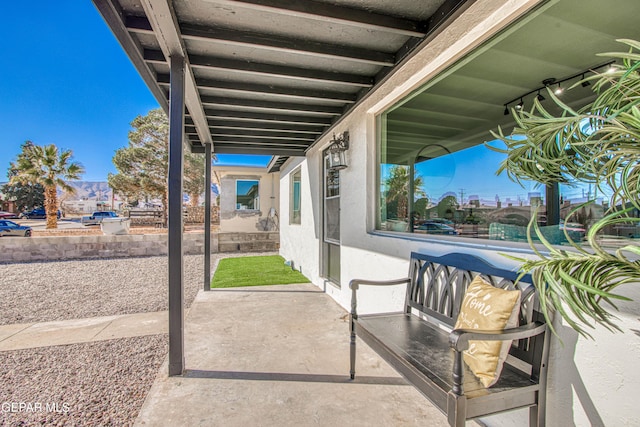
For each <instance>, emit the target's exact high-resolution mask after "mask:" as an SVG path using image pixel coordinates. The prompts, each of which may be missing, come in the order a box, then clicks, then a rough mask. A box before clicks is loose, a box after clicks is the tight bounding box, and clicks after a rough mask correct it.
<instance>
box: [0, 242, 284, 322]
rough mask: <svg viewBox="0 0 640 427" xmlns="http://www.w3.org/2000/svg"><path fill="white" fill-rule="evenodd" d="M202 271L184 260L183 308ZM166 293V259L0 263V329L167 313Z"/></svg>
mask: <svg viewBox="0 0 640 427" xmlns="http://www.w3.org/2000/svg"><path fill="white" fill-rule="evenodd" d="M272 254H273V253H269V255H272ZM255 255H265V254H263V253H251V254H233V255H232V254H212V255H211V265H212V268H215V265H216V260H217V259H219V258H223V257H228V256H255ZM203 271H204V259H203V256H202V255H187V256H185V257H184V302H185V307H189V306H190V305H191V302H192V301H193V299H194V298H195V296H196V294H197V293H198V290H199V289H202V287H203V283H202V281H203V274H204V273H203ZM167 292H168V291H167V257H166V256H157V257H141V258H108V259H91V260H71V261H53V262H28V263H12V264H0V325H8V324H14V323H30V322H47V321H54V320H68V319H79V318H85V317H99V316H111V315H116V314H131V313H147V312H153V311H162V310H168V297H167Z"/></svg>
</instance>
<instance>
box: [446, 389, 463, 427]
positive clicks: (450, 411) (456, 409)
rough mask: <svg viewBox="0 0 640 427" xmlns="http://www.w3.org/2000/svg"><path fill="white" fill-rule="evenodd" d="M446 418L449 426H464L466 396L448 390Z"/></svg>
mask: <svg viewBox="0 0 640 427" xmlns="http://www.w3.org/2000/svg"><path fill="white" fill-rule="evenodd" d="M447 420H448V421H449V425H450V426H451V427H464V426H465V424H466V421H467V398H466V397H465V396H458V395H457V394H454V393H453V392H449V395H448V396H447Z"/></svg>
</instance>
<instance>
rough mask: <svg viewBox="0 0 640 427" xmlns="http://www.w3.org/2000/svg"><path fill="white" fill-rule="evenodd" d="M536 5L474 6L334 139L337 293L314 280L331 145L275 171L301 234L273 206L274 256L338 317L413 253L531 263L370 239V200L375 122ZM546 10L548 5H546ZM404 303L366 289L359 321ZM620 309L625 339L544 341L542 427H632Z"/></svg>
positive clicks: (433, 243)
mask: <svg viewBox="0 0 640 427" xmlns="http://www.w3.org/2000/svg"><path fill="white" fill-rule="evenodd" d="M537 3H539V2H538V1H535V0H531V1H527V0H517V1H515V0H514V1H509V0H507V1H504V0H500V1H498V0H495V1H493V0H486V1H483V0H479V1H477V2H476V3H475V4H474V5H473V6H472V7H471V8H470V9H469V10H468V11H467V12H466V13H465V14H463V16H461V17H460V18H459V19H458V20H457V21H456V22H454V23H453V24H452V25H451V26H449V27H448V28H447V29H446V30H445V31H444V32H443V33H441V34H440V35H438V36H437V37H435V38H434V39H433V40H432V42H431V44H430V45H429V46H428V47H427V48H426V49H424V50H423V51H421V52H419V53H417V54H416V55H415V56H414V57H413V58H411V59H410V60H409V61H408V62H407V63H406V64H405V65H404V66H403V68H402V69H401V70H400V71H399V72H398V73H396V74H395V75H393V76H392V77H391V78H389V79H388V80H387V81H386V82H385V84H384V85H383V86H382V87H381V88H380V89H379V90H377V91H376V92H375V93H374V94H372V95H371V96H369V98H367V99H366V100H365V101H364V102H363V103H362V104H361V105H359V106H358V107H357V108H355V109H354V110H353V111H352V112H351V113H350V114H349V116H348V117H347V118H346V119H345V120H344V121H343V122H341V123H340V124H339V125H338V126H336V128H335V129H333V130H332V132H334V131H335V133H340V132H343V131H345V130H348V131H349V133H350V149H349V151H348V160H349V167H348V168H347V169H345V170H342V171H341V172H340V180H341V211H340V218H341V224H342V225H341V282H342V286H341V287H336V286H334V285H329V284H327V283H326V282H325V280H324V279H323V278H322V277H321V271H320V265H322V260H321V254H320V248H321V242H322V234H321V233H322V199H321V194H322V191H321V186H322V185H323V182H322V171H321V167H322V161H321V150H322V149H324V148H326V147H327V145H328V143H329V138H326V139H325V140H324V141H322V142H321V143H320V144H319V145H317V146H316V147H314V149H311V150H310V151H309V152H308V153H307V156H306V158H305V159H304V160H300V159H292V160H290V161H289V162H288V163H286V164H285V165H284V166H283V168H282V169H281V180H280V191H281V192H282V194H283V195H284V194H288V191H289V190H288V189H289V185H290V183H289V174H290V173H291V172H292V171H294V170H295V169H296V168H297V167H301V170H302V189H303V190H302V200H301V202H302V204H301V206H302V214H301V222H302V223H301V224H300V225H289V224H288V210H289V200H288V196H287V197H284V196H283V198H282V200H281V203H280V206H281V209H280V211H281V219H282V220H281V249H280V253H281V254H282V256H283V257H285V259H290V260H293V261H294V263H295V265H296V266H301V267H302V270H303V272H304V273H305V274H306V275H307V277H309V278H310V279H311V280H312V282H313V283H314V284H316V285H317V286H318V287H320V288H323V289H325V290H326V292H327V293H328V294H330V295H331V296H332V297H333V298H334V299H335V300H336V301H337V302H338V303H339V304H341V305H342V306H343V307H344V308H345V309H348V307H349V303H350V291H349V289H348V286H347V284H348V281H349V280H350V279H352V278H354V277H366V278H371V279H379V280H384V279H392V278H397V277H402V276H405V275H406V274H407V271H408V257H409V254H410V252H411V251H427V252H430V253H436V254H437V253H447V252H452V251H458V252H468V253H476V254H478V255H480V256H482V257H484V258H486V259H488V260H490V261H491V262H493V263H494V264H496V265H501V266H512V265H513V264H512V263H511V261H509V260H507V259H506V258H504V257H503V256H501V255H500V254H499V252H515V253H519V254H520V255H523V256H531V253H530V251H529V250H528V249H527V248H526V245H522V244H510V243H500V246H497V245H494V244H493V243H489V242H487V243H483V242H478V241H477V240H476V241H474V240H472V239H463V238H459V237H458V238H447V237H446V236H442V237H440V238H431V239H429V238H415V237H410V236H405V237H400V236H397V235H396V236H392V235H385V234H384V233H381V232H375V231H373V230H374V223H375V218H376V211H375V205H376V200H375V197H376V193H377V192H376V182H375V177H376V169H377V163H376V158H375V140H376V128H375V115H376V114H377V113H379V112H380V111H382V110H384V109H385V108H387V107H388V106H390V105H392V104H393V103H394V102H396V101H397V100H398V99H400V98H401V97H403V96H405V95H406V94H408V93H410V92H411V91H412V90H413V89H415V88H417V87H418V86H420V85H421V84H423V83H424V82H426V81H428V80H429V79H431V78H433V77H434V76H436V75H437V74H438V73H439V72H441V71H442V70H443V69H445V68H446V67H447V66H449V65H451V64H452V63H454V62H455V61H456V60H458V59H459V58H462V57H463V56H464V55H465V54H467V53H468V52H470V51H472V50H473V49H474V48H475V47H477V46H478V45H480V44H481V43H482V42H483V41H484V40H486V39H488V38H489V37H490V36H491V35H492V34H495V33H496V32H497V31H499V30H500V29H501V28H504V27H505V26H506V25H507V24H508V23H510V22H512V21H513V20H514V19H515V18H516V17H517V16H520V15H521V14H522V13H524V12H525V11H527V10H528V9H529V8H531V7H532V6H534V5H536V4H537ZM552 3H554V1H552V2H550V3H549V4H552ZM624 292H625V293H626V294H627V295H628V296H630V297H632V298H634V299H636V300H640V290H638V289H636V288H634V287H633V286H629V287H627V288H626V289H624ZM403 300H404V288H403V287H402V286H398V287H395V288H393V289H383V288H376V289H367V290H366V291H365V292H361V295H360V296H359V307H360V309H361V311H362V312H382V311H389V310H395V309H399V308H400V307H401V305H402V302H403ZM621 309H622V311H621V313H620V319H621V321H620V326H621V328H622V329H623V333H618V334H612V333H610V332H608V331H606V330H603V329H602V328H596V329H595V330H594V331H593V335H594V337H595V341H590V340H587V339H584V338H581V337H578V336H577V335H576V333H575V332H573V330H571V329H570V328H567V327H566V326H564V325H563V323H562V322H561V321H559V320H558V321H557V322H556V323H557V324H556V329H557V330H558V332H559V338H554V339H553V340H552V353H551V361H550V372H549V384H548V408H547V416H548V422H547V425H549V426H589V425H593V426H605V425H606V426H619V425H637V422H638V419H639V417H638V413H639V411H638V409H637V408H635V405H636V404H635V400H636V399H635V396H636V395H637V394H638V393H639V392H640V381H639V380H640V378H639V376H640V374H639V373H638V372H640V371H639V370H638V369H637V368H636V364H637V355H636V354H637V352H638V350H640V332H638V331H640V322H639V321H638V313H640V304H639V303H624V304H621ZM345 328H346V327H345ZM346 336H347V330H346V329H345V337H346ZM346 343H347V341H346V340H345V345H346ZM482 421H483V422H485V423H486V424H487V425H489V426H514V425H527V423H528V411H526V410H523V411H516V412H512V413H509V414H502V415H497V416H494V417H488V418H485V419H483V420H482Z"/></svg>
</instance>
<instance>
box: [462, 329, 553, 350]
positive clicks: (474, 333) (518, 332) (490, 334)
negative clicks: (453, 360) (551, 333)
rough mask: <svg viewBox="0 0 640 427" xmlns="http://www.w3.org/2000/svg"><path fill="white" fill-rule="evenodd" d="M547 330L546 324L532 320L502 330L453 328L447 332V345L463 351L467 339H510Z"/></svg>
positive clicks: (466, 344) (467, 342)
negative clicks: (449, 332)
mask: <svg viewBox="0 0 640 427" xmlns="http://www.w3.org/2000/svg"><path fill="white" fill-rule="evenodd" d="M546 330H547V324H546V323H542V322H532V323H528V324H526V325H522V326H519V327H517V328H509V329H505V330H503V331H478V330H477V329H454V330H453V331H451V334H449V346H450V347H451V348H452V349H454V350H456V351H464V350H466V349H468V348H469V340H479V341H507V340H508V341H511V340H519V339H523V338H529V337H533V336H536V335H540V334H541V333H543V332H545V331H546Z"/></svg>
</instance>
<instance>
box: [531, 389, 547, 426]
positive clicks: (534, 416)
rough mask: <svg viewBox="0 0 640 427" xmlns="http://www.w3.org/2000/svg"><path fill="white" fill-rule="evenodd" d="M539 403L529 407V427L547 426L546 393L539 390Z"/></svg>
mask: <svg viewBox="0 0 640 427" xmlns="http://www.w3.org/2000/svg"><path fill="white" fill-rule="evenodd" d="M538 393H539V395H538V404H537V405H534V406H530V407H529V427H545V425H546V422H547V420H546V417H545V415H546V413H545V412H546V402H545V397H546V396H544V393H540V392H538Z"/></svg>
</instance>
